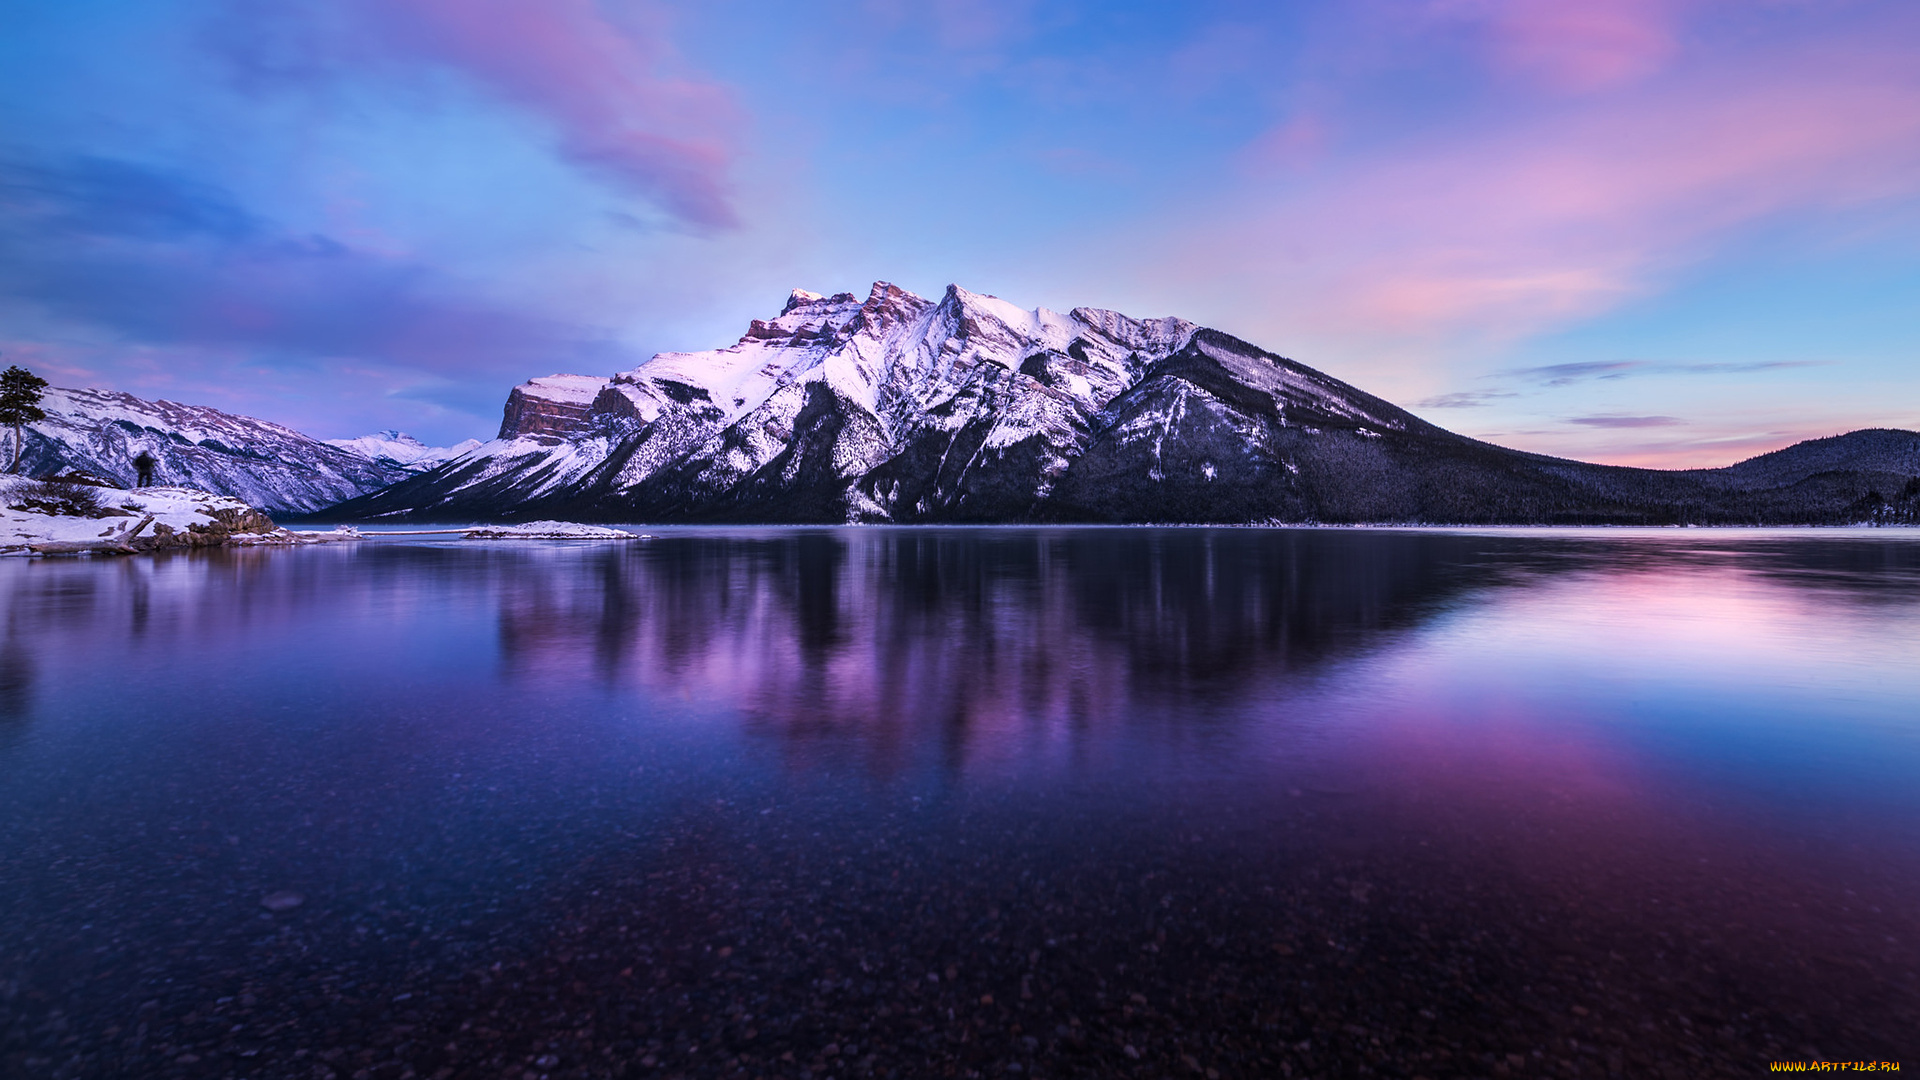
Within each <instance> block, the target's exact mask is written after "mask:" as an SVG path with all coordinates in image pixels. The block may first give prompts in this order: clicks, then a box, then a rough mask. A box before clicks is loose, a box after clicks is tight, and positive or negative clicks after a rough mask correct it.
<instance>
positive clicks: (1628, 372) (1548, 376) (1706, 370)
mask: <svg viewBox="0 0 1920 1080" xmlns="http://www.w3.org/2000/svg"><path fill="white" fill-rule="evenodd" d="M1828 363H1829V361H1826V360H1757V361H1722V362H1705V363H1683V362H1668V361H1659V360H1593V361H1585V362H1581V363H1572V364H1543V365H1540V366H1538V367H1521V368H1508V369H1507V370H1505V371H1496V372H1494V373H1493V374H1491V375H1487V376H1484V377H1485V378H1489V379H1498V378H1513V379H1520V380H1522V381H1526V382H1533V383H1538V384H1540V385H1542V386H1549V387H1551V386H1571V385H1573V384H1574V383H1577V382H1584V381H1587V380H1590V379H1625V378H1628V377H1630V376H1637V375H1736V374H1750V373H1752V372H1756V371H1776V370H1781V369H1785V368H1805V367H1822V366H1825V365H1826V364H1828Z"/></svg>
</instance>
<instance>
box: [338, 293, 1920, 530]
mask: <svg viewBox="0 0 1920 1080" xmlns="http://www.w3.org/2000/svg"><path fill="white" fill-rule="evenodd" d="M1892 436H1893V437H1894V438H1895V441H1899V439H1900V438H1902V437H1904V438H1906V439H1909V440H1913V441H1916V442H1920V436H1916V435H1913V434H1912V433H1892ZM1835 453H1840V452H1839V451H1834V452H1833V453H1828V454H1826V455H1825V457H1822V458H1821V460H1826V458H1831V457H1833V456H1834V454H1835ZM1816 456H1818V455H1816ZM1841 456H1843V457H1844V454H1842V455H1841ZM1883 456H1884V455H1883ZM1802 457H1806V455H1802ZM1799 460H1801V459H1800V458H1792V459H1791V461H1789V462H1788V463H1787V464H1786V465H1783V466H1781V467H1780V468H1773V467H1767V468H1754V469H1748V470H1747V471H1745V472H1741V471H1739V468H1740V467H1736V468H1735V469H1733V470H1715V471H1697V472H1690V473H1663V472H1655V471H1652V470H1639V469H1616V468H1608V467H1604V466H1596V465H1587V464H1583V463H1580V462H1571V461H1562V460H1559V459H1553V458H1546V457H1541V456H1538V455H1533V454H1525V453H1520V452H1517V451H1511V450H1506V449H1503V448H1500V447H1496V446H1492V445H1489V444H1486V443H1480V442H1476V441H1474V440H1472V439H1468V438H1465V437H1463V436H1459V435H1455V434H1453V433H1451V432H1447V431H1445V430H1442V429H1440V428H1438V427H1435V426H1433V425H1432V424H1428V423H1426V422H1425V421H1423V420H1420V419H1419V418H1418V417H1415V416H1413V415H1412V414H1410V413H1408V412H1406V411H1405V410H1403V409H1400V408H1398V407H1397V406H1394V405H1392V404H1390V403H1388V402H1386V401H1383V400H1381V399H1379V398H1376V397H1374V396H1372V395H1370V394H1366V393H1364V392H1362V391H1360V390H1357V389H1355V388H1354V387H1351V386H1348V385H1347V384H1345V383H1342V382H1340V381H1339V380H1337V379H1334V378H1332V377H1330V376H1328V375H1326V374H1324V373H1322V372H1319V371H1315V370H1314V369H1312V368H1309V367H1306V366H1304V365H1302V364H1298V363H1295V362H1293V361H1291V360H1287V359H1285V358H1283V357H1279V356H1275V355H1273V354H1271V353H1268V352H1265V351H1263V350H1261V349H1258V348H1256V347H1254V346H1252V345H1249V344H1247V343H1246V342H1243V341H1239V340H1237V339H1235V338H1232V337H1230V336H1228V335H1226V334H1222V333H1219V332H1217V331H1213V330H1205V329H1201V328H1199V327H1196V326H1195V325H1194V324H1192V323H1189V322H1186V321H1185V320H1181V319H1171V318H1169V319H1134V318H1129V317H1127V316H1125V315H1121V314H1119V313H1117V312H1112V311H1103V310H1098V309H1091V308H1075V309H1074V310H1072V311H1071V312H1068V313H1065V314H1061V313H1058V312H1053V311H1048V310H1046V309H1044V308H1042V309H1038V310H1034V311H1027V310H1023V309H1021V308H1019V307H1017V306H1015V305H1013V304H1009V303H1007V302H1006V301H1004V300H1000V299H998V298H996V297H992V296H983V295H979V294H976V293H971V292H968V291H967V290H965V289H961V288H959V287H958V286H950V287H949V288H948V289H947V292H946V294H945V295H944V296H943V297H941V298H940V299H939V300H937V301H934V300H927V299H923V298H921V297H918V296H915V295H913V294H912V293H909V292H907V291H905V290H903V289H900V288H898V287H896V286H893V285H889V284H887V283H885V282H880V283H877V284H875V285H874V286H873V288H872V289H871V290H870V291H869V292H868V294H867V296H866V298H865V299H861V298H859V297H857V296H855V295H854V294H852V293H839V294H836V295H833V296H822V295H819V294H817V293H810V292H805V291H802V290H796V291H795V292H794V293H793V294H792V296H791V297H789V298H788V300H787V303H786V305H785V307H784V308H783V309H782V310H781V311H780V313H779V314H778V315H776V316H774V317H773V318H771V319H764V320H761V319H756V320H754V321H753V322H752V323H751V325H750V326H749V327H748V328H747V332H746V333H745V334H744V335H743V336H742V337H741V338H740V339H739V340H738V341H737V342H735V343H734V344H732V345H730V346H727V347H725V348H722V349H713V350H708V351H705V352H694V353H661V354H659V355H657V356H655V357H653V358H652V359H651V360H649V361H648V362H647V363H645V364H643V365H641V366H640V367H638V368H635V369H634V370H632V371H627V372H621V373H619V374H616V375H614V376H612V377H610V378H605V379H601V378H596V377H591V376H578V375H555V376H549V377H546V378H542V379H534V380H532V381H530V382H528V383H526V384H523V385H522V386H519V387H516V388H515V389H514V391H513V393H512V394H511V395H510V396H509V399H508V403H507V410H506V420H505V422H504V423H503V424H502V426H501V436H500V438H498V439H496V440H494V441H493V442H490V443H487V444H485V445H483V446H481V447H479V448H478V449H475V450H473V451H471V452H470V453H468V454H466V455H465V456H463V457H461V458H459V459H458V460H456V461H452V462H449V463H447V464H445V465H442V466H440V467H438V468H435V469H433V470H431V471H429V472H426V473H424V474H422V475H420V476H417V477H413V478H410V479H406V480H403V481H401V482H399V483H397V484H395V485H393V486H392V487H390V488H387V489H385V490H382V491H380V492H377V493H375V494H373V495H369V496H366V497H363V498H359V499H355V500H352V501H350V502H348V503H345V504H343V505H342V506H340V507H336V508H334V509H333V510H331V511H329V513H330V514H331V515H332V516H334V517H339V518H367V519H374V518H389V519H412V520H429V519H442V520H473V519H521V518H535V517H573V518H581V519H590V520H608V521H673V520H681V521H747V522H783V521H787V522H850V521H874V522H886V521H891V522H1009V521H1114V522H1148V521H1162V522H1263V521H1324V522H1342V521H1408V522H1460V523H1472V522H1540V523H1553V522H1559V523H1578V522H1600V521H1608V522H1646V523H1656V522H1668V521H1693V520H1701V521H1749V520H1751V521H1789V520H1792V521H1798V520H1829V519H1844V518H1845V517H1846V514H1848V513H1851V512H1852V511H1850V510H1848V509H1847V508H1848V507H1849V506H1851V505H1853V504H1854V503H1856V502H1860V501H1861V500H1863V499H1865V498H1866V496H1867V495H1868V494H1869V493H1870V491H1874V492H1877V491H1878V488H1882V487H1887V486H1889V484H1891V483H1892V480H1893V479H1897V478H1892V477H1891V474H1888V475H1887V476H1882V475H1880V473H1877V472H1876V473H1873V474H1872V475H1868V473H1867V472H1861V471H1858V470H1856V471H1855V472H1850V473H1845V475H1844V476H1842V477H1841V479H1840V480H1839V481H1837V482H1834V483H1829V484H1826V486H1825V487H1824V488H1821V490H1820V491H1818V492H1816V491H1814V489H1813V488H1805V487H1804V485H1803V488H1802V490H1801V492H1800V494H1798V495H1790V494H1780V493H1781V492H1786V491H1787V490H1788V489H1789V488H1792V487H1793V485H1795V484H1799V483H1801V481H1803V480H1804V479H1805V477H1806V475H1807V473H1806V471H1805V470H1801V471H1799V472H1795V466H1793V465H1792V462H1793V461H1799ZM1807 460H1809V461H1811V460H1812V458H1807ZM1876 460H1877V459H1876ZM1903 460H1904V459H1903ZM1783 470H1784V471H1783ZM1787 473H1793V474H1794V475H1792V476H1787V475H1786V474H1787ZM1776 474H1778V475H1776ZM1875 485H1877V487H1876V486H1875ZM1894 486H1895V487H1896V488H1897V487H1898V485H1894ZM1815 487H1819V485H1815ZM1855 489H1858V490H1855ZM1915 490H1916V491H1920V487H1916V489H1915ZM1881 494H1884V493H1881ZM1910 501H1911V500H1910ZM1890 504H1891V503H1890ZM1862 505H1865V504H1864V503H1863V504H1862ZM1895 510H1899V507H1897V506H1896V507H1895ZM1901 512H1905V511H1901ZM1883 516H1884V515H1883Z"/></svg>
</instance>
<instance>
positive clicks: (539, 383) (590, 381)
mask: <svg viewBox="0 0 1920 1080" xmlns="http://www.w3.org/2000/svg"><path fill="white" fill-rule="evenodd" d="M605 383H606V380H604V379H599V378H595V377H594V376H591V375H548V376H546V377H544V378H539V379H528V380H527V381H526V382H524V383H521V384H520V385H519V386H516V387H514V388H513V390H512V391H510V392H509V393H508V394H507V407H506V410H505V415H504V416H502V417H501V418H500V436H499V437H500V438H502V439H514V438H519V437H521V436H524V435H566V434H570V433H572V432H575V431H580V430H582V429H583V428H584V427H585V426H586V424H587V421H588V418H589V417H590V416H591V415H592V413H593V402H594V398H595V397H597V396H598V395H599V393H600V389H601V387H602V386H603V385H605Z"/></svg>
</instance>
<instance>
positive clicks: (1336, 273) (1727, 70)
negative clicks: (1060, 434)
mask: <svg viewBox="0 0 1920 1080" xmlns="http://www.w3.org/2000/svg"><path fill="white" fill-rule="evenodd" d="M1908 57H1910V53H1909V52H1907V51H1906V50H1905V49H1903V48H1902V47H1901V44H1900V42H1899V40H1898V39H1897V38H1895V39H1893V40H1889V41H1888V42H1886V43H1885V44H1883V45H1880V46H1877V47H1860V48H1857V49H1854V50H1851V51H1848V52H1845V53H1839V52H1834V53H1824V52H1823V53H1819V54H1817V55H1801V56H1797V57H1796V56H1781V55H1771V56H1767V55H1753V56H1747V57H1744V58H1742V59H1743V62H1741V63H1739V64H1730V65H1724V66H1721V67H1719V68H1717V69H1714V68H1704V69H1702V70H1699V71H1696V72H1689V73H1687V75H1686V76H1685V77H1684V78H1680V77H1663V78H1661V79H1657V80H1653V81H1652V82H1651V83H1649V84H1648V85H1646V86H1642V87H1638V88H1635V89H1634V90H1632V91H1629V92H1620V93H1615V94H1610V95H1606V96H1605V97H1602V98H1589V99H1584V100H1582V101H1580V102H1578V103H1563V104H1562V105H1561V106H1559V107H1556V108H1552V109H1541V110H1536V111H1533V112H1531V113H1529V114H1527V115H1525V116H1523V117H1520V118H1517V119H1510V118H1509V117H1508V116H1505V115H1484V114H1483V115H1480V116H1477V117H1474V118H1472V119H1471V120H1470V121H1468V122H1466V123H1460V124H1456V125H1454V126H1452V127H1451V128H1449V129H1446V130H1439V131H1433V132H1429V133H1423V135H1422V136H1421V138H1420V140H1419V141H1418V142H1408V141H1406V140H1401V141H1397V142H1394V143H1392V144H1390V145H1386V146H1384V147H1380V148H1377V149H1372V150H1370V151H1369V152H1368V153H1366V154H1363V155H1362V154H1354V153H1353V152H1351V151H1347V152H1345V153H1344V154H1343V153H1342V152H1341V148H1340V147H1339V145H1338V140H1337V139H1335V138H1329V137H1327V136H1325V135H1324V134H1323V132H1324V131H1326V130H1327V128H1326V127H1325V126H1316V128H1314V129H1313V133H1314V135H1315V137H1316V138H1321V139H1325V140H1326V142H1327V143H1328V145H1327V146H1326V147H1325V148H1324V149H1323V151H1322V153H1321V155H1320V156H1319V158H1318V159H1317V160H1316V161H1314V162H1313V167H1312V168H1311V169H1310V170H1309V171H1308V172H1307V173H1305V174H1304V175H1303V174H1301V173H1299V172H1297V171H1294V170H1286V169H1283V168H1281V167H1280V166H1279V164H1278V163H1277V162H1276V161H1275V160H1274V157H1275V153H1276V150H1277V149H1278V148H1280V147H1290V146H1294V145H1297V144H1299V143H1300V142H1301V141H1302V138H1301V135H1300V132H1299V121H1290V122H1289V123H1288V124H1286V125H1283V126H1281V127H1279V128H1277V129H1275V130H1274V131H1273V132H1272V133H1271V134H1269V135H1268V136H1267V137H1266V138H1265V139H1264V140H1262V141H1260V142H1257V143H1256V144H1254V145H1253V146H1251V147H1249V152H1248V162H1249V168H1250V169H1252V170H1254V171H1255V173H1256V176H1255V178H1254V179H1253V180H1252V181H1251V182H1250V183H1249V184H1248V185H1247V186H1246V188H1245V189H1244V190H1243V191H1242V192H1241V193H1240V195H1239V196H1238V197H1237V198H1235V199H1231V200H1224V201H1222V202H1221V203H1218V204H1216V209H1215V211H1214V214H1215V215H1217V216H1211V215H1210V216H1211V222H1201V223H1188V225H1187V229H1188V231H1187V233H1186V235H1185V236H1183V237H1182V238H1181V239H1180V240H1179V241H1177V242H1176V247H1177V248H1178V249H1183V254H1182V255H1181V256H1180V257H1179V258H1176V259H1175V260H1174V261H1173V263H1172V264H1171V267H1170V268H1171V269H1172V270H1173V271H1174V272H1175V273H1178V274H1180V275H1183V276H1185V277H1189V278H1191V277H1192V276H1193V275H1196V274H1203V275H1205V276H1207V277H1213V278H1217V277H1218V276H1219V273H1218V271H1219V270H1220V269H1226V270H1227V271H1228V272H1230V273H1231V274H1232V276H1233V277H1234V279H1235V282H1234V285H1233V288H1234V289H1235V290H1237V291H1238V290H1245V291H1264V292H1266V293H1267V294H1269V295H1271V296H1274V297H1276V298H1277V299H1276V301H1275V302H1274V305H1273V306H1272V307H1271V310H1273V311H1275V312H1276V313H1280V314H1283V315H1285V316H1287V317H1288V322H1289V323H1290V324H1291V326H1292V327H1294V328H1296V329H1298V328H1300V327H1302V326H1310V327H1313V328H1317V329H1319V330H1322V331H1327V332H1332V333H1335V334H1353V333H1360V334H1384V335H1387V336H1403V335H1412V336H1416V337H1417V336H1425V335H1432V334H1459V333H1462V332H1464V333H1468V334H1470V335H1474V336H1479V337H1483V338H1485V337H1490V338H1494V339H1501V338H1512V337H1516V336H1521V335H1525V334H1528V333H1532V332H1536V331H1539V330H1542V329H1546V328H1550V327H1553V326H1556V325H1561V324H1564V323H1565V322H1567V321H1568V320H1572V319H1577V318H1581V317H1584V316H1588V315H1591V314H1595V313H1598V312H1600V311H1603V310H1605V309H1607V308H1609V307H1611V306H1614V305H1615V304H1617V303H1619V302H1620V301H1622V300H1623V299H1625V298H1628V297H1631V296H1635V295H1638V294H1641V293H1644V292H1645V291H1647V290H1648V289H1650V288H1653V287H1655V286H1657V284H1658V282H1659V280H1660V279H1661V277H1662V276H1663V275H1665V274H1667V273H1670V272H1672V271H1673V270H1675V269H1676V268H1678V267H1680V266H1682V265H1685V264H1687V263H1688V262H1690V261H1693V260H1696V259H1698V258H1701V257H1703V256H1705V255H1708V254H1710V253H1711V252H1712V250H1713V249H1714V247H1715V245H1716V244H1718V243H1720V242H1722V241H1724V240H1725V239H1726V238H1728V237H1730V236H1732V235H1735V234H1737V233H1738V232H1739V230H1741V229H1742V228H1746V227H1751V226H1753V225H1755V224H1756V223H1759V222H1761V221H1764V220H1766V219H1769V218H1771V217H1773V216H1775V215H1780V214H1788V213H1809V212H1812V213H1819V212H1828V211H1837V210H1842V209H1846V208H1851V207H1856V206H1861V205H1865V204H1869V203H1872V202H1875V201H1877V200H1886V199H1898V198H1911V197H1912V196H1913V194H1914V193H1915V192H1920V69H1915V68H1913V67H1912V65H1911V64H1909V63H1907V62H1906V60H1907V58H1908ZM1318 124H1319V121H1316V125H1318ZM1207 268H1212V269H1211V270H1209V269H1207ZM1252 329H1258V328H1252Z"/></svg>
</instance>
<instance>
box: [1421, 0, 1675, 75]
mask: <svg viewBox="0 0 1920 1080" xmlns="http://www.w3.org/2000/svg"><path fill="white" fill-rule="evenodd" d="M1455 7H1456V8H1457V7H1458V5H1455ZM1674 7H1675V5H1674V4H1672V3H1670V2H1666V0H1581V2H1580V3H1567V2H1565V0H1494V2H1491V3H1483V4H1476V5H1474V8H1476V9H1478V10H1477V11H1475V12H1474V14H1475V15H1477V16H1478V20H1477V21H1478V22H1480V24H1481V25H1482V27H1483V28H1484V32H1485V45H1486V48H1487V52H1488V55H1489V58H1490V59H1491V61H1492V63H1493V64H1494V66H1495V68H1496V69H1498V70H1501V71H1503V72H1506V73H1510V74H1514V75H1518V76H1521V77H1524V78H1527V79H1529V80H1532V81H1535V82H1538V83H1541V84H1544V85H1547V86H1550V87H1553V88H1555V89H1560V90H1567V91H1591V90H1599V89H1604V88H1606V87H1611V86H1616V85H1620V84H1623V83H1627V82H1631V81H1633V80H1635V79H1639V78H1641V77H1644V76H1646V75H1649V74H1652V73H1653V72H1655V71H1657V70H1659V69H1660V68H1661V67H1663V66H1665V65H1666V63H1667V62H1668V61H1669V60H1671V59H1672V58H1673V56H1674V54H1675V53H1676V52H1677V51H1678V49H1679V41H1678V38H1677V26H1676V23H1677V19H1676V12H1675V11H1674V10H1673V9H1674Z"/></svg>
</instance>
